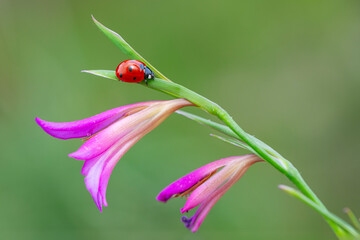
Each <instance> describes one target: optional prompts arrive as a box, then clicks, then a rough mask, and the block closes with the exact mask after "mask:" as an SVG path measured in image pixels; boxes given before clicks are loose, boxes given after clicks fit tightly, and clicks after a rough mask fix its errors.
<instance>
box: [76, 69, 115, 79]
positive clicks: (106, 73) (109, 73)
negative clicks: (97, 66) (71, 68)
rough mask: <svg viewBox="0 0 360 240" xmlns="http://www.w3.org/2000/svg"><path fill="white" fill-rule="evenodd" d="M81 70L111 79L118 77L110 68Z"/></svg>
mask: <svg viewBox="0 0 360 240" xmlns="http://www.w3.org/2000/svg"><path fill="white" fill-rule="evenodd" d="M81 72H84V73H90V74H93V75H96V76H100V77H104V78H108V79H111V80H115V81H119V79H118V78H117V77H116V75H115V71H111V70H83V71H81Z"/></svg>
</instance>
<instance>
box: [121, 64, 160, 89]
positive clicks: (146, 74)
mask: <svg viewBox="0 0 360 240" xmlns="http://www.w3.org/2000/svg"><path fill="white" fill-rule="evenodd" d="M115 73H116V76H117V77H118V78H119V79H120V80H121V81H123V82H129V83H138V82H141V81H143V80H145V82H146V81H147V80H148V79H154V73H153V71H151V70H150V68H148V67H147V66H146V65H145V64H144V63H143V62H140V61H138V60H126V61H123V62H122V63H120V64H119V66H118V67H117V68H116V71H115Z"/></svg>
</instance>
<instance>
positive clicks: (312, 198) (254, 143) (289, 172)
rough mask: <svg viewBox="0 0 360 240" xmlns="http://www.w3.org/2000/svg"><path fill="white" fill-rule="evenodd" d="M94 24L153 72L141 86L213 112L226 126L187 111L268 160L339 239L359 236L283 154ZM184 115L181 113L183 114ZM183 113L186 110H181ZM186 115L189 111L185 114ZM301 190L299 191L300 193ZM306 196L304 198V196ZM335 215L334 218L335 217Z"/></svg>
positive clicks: (98, 72)
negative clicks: (332, 210)
mask: <svg viewBox="0 0 360 240" xmlns="http://www.w3.org/2000/svg"><path fill="white" fill-rule="evenodd" d="M94 21H95V23H96V25H97V26H98V27H99V28H100V30H101V31H102V32H103V33H104V34H105V35H106V36H107V37H108V38H109V39H110V40H111V41H113V42H114V43H115V45H117V46H118V47H119V48H120V49H121V50H122V51H123V52H124V53H125V54H127V55H128V56H129V57H131V58H133V59H139V60H141V61H144V62H145V63H146V64H147V65H148V66H149V67H150V68H151V69H152V70H153V71H154V72H155V75H156V77H157V78H155V79H153V80H150V81H148V83H147V85H146V84H145V83H142V82H141V83H139V84H141V85H143V86H147V87H149V88H152V89H155V90H158V91H161V92H164V93H166V94H168V95H171V96H173V97H176V98H179V97H181V98H185V99H187V100H188V101H190V102H192V103H193V104H195V105H196V106H197V107H199V108H200V109H203V110H205V111H206V112H208V113H210V114H212V115H215V116H217V117H218V118H219V119H220V120H221V121H222V122H224V123H225V125H226V126H224V125H221V124H217V123H213V122H211V121H210V120H206V119H205V120H204V119H201V118H200V117H197V116H196V115H190V116H191V117H190V118H191V119H193V120H195V121H197V122H201V123H204V124H206V125H209V126H211V127H213V128H215V129H217V130H219V131H221V132H223V133H225V134H227V135H229V136H231V137H233V138H236V139H238V140H240V141H242V142H244V143H245V144H246V145H247V146H248V149H249V150H251V152H253V153H255V154H256V155H257V156H259V157H260V158H262V159H264V160H265V161H267V162H268V163H270V164H271V165H272V166H273V167H275V168H276V169H277V170H278V171H280V172H281V173H282V174H284V175H285V176H286V177H287V178H288V179H289V180H290V181H291V182H292V183H293V184H294V185H295V186H296V187H297V188H298V189H299V190H300V191H299V192H297V191H296V190H295V191H296V192H294V191H287V192H291V193H292V195H294V196H295V195H296V196H297V197H298V198H299V199H301V200H302V201H304V202H305V203H306V204H308V205H309V206H311V207H313V208H315V209H316V210H317V211H318V212H320V213H321V214H322V215H323V216H324V218H325V220H326V221H327V222H328V223H329V225H330V226H331V228H332V229H333V231H334V233H335V234H336V235H337V237H338V238H339V239H360V235H359V233H358V232H357V231H356V230H355V229H354V228H353V227H352V226H351V225H349V224H348V223H346V222H345V221H343V220H341V219H340V220H338V219H339V218H338V217H336V216H335V215H333V214H331V213H330V212H329V211H328V210H327V208H326V207H325V205H324V204H323V203H322V202H321V201H320V199H319V198H318V197H317V196H316V194H315V193H314V192H313V191H312V190H311V188H310V187H309V186H308V184H307V183H306V182H305V180H304V179H303V178H302V176H301V175H300V173H299V171H298V170H297V169H296V168H295V167H294V166H293V165H292V163H291V162H289V161H288V160H286V159H285V158H284V157H283V156H281V155H280V154H279V153H278V152H276V151H275V150H274V149H272V148H271V147H270V146H268V145H267V144H265V143H263V142H262V141H260V140H258V139H256V138H255V137H253V136H252V135H250V134H248V133H246V132H245V131H244V130H243V129H242V128H241V127H240V126H239V125H238V124H237V123H236V122H235V121H234V120H233V118H232V117H231V115H230V114H229V113H228V112H227V111H225V110H224V109H223V108H222V107H220V106H219V105H218V104H216V103H214V102H212V101H210V100H209V99H207V98H205V97H203V96H201V95H200V94H198V93H196V92H194V91H192V90H190V89H188V88H186V87H184V86H182V85H179V84H177V83H174V82H171V81H170V80H169V79H168V78H166V77H165V76H164V75H162V74H161V73H160V72H159V71H158V70H156V69H155V68H154V67H152V65H150V64H149V63H148V62H147V61H146V60H145V59H144V58H143V57H142V56H140V55H139V54H138V53H137V52H136V51H135V50H133V48H131V47H130V45H129V44H128V43H127V42H125V40H124V39H123V38H122V37H121V36H120V35H118V34H117V33H115V32H113V31H112V30H110V29H108V28H106V27H105V26H103V25H102V24H101V23H99V22H98V21H97V20H95V19H94ZM85 72H87V73H91V74H94V75H99V76H102V77H105V78H110V79H113V80H118V79H117V78H116V76H115V73H114V71H109V70H91V71H85ZM183 115H184V114H183ZM185 115H186V114H185ZM187 117H189V115H188V116H187ZM283 190H288V189H287V188H283ZM300 194H301V195H300ZM304 199H306V200H304ZM334 216H335V217H336V218H334ZM335 219H336V220H335Z"/></svg>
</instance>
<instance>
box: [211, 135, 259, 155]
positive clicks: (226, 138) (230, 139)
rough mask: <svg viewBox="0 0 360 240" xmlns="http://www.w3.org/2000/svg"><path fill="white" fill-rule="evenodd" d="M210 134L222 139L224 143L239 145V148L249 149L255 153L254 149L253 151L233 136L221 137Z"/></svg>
mask: <svg viewBox="0 0 360 240" xmlns="http://www.w3.org/2000/svg"><path fill="white" fill-rule="evenodd" d="M210 136H212V137H215V138H217V139H220V140H221V141H224V142H226V143H230V144H232V145H234V146H236V147H240V148H243V149H246V150H249V151H250V152H252V153H255V154H256V152H255V151H253V150H252V149H251V148H250V147H249V146H248V145H247V144H245V143H243V142H241V141H239V140H237V139H234V138H228V137H221V136H219V135H216V134H210Z"/></svg>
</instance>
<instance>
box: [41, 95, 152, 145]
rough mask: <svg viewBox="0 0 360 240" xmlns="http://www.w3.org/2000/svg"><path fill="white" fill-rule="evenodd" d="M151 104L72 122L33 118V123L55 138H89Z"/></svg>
mask: <svg viewBox="0 0 360 240" xmlns="http://www.w3.org/2000/svg"><path fill="white" fill-rule="evenodd" d="M153 103H154V101H153V102H152V101H150V102H141V103H135V104H130V105H126V106H123V107H118V108H114V109H111V110H108V111H106V112H103V113H100V114H97V115H95V116H92V117H90V118H86V119H83V120H79V121H74V122H62V123H57V122H47V121H44V120H41V119H40V118H35V121H36V122H37V124H38V125H39V126H40V127H42V129H43V130H44V131H45V132H46V133H48V134H49V135H51V136H53V137H56V138H60V139H69V138H81V137H89V136H91V135H93V134H94V133H96V132H98V131H100V130H101V129H104V128H105V127H107V126H108V125H110V124H111V123H113V122H115V121H116V120H118V119H119V118H122V117H124V116H126V115H128V114H129V113H135V112H138V111H140V110H142V109H144V108H145V107H147V106H149V105H151V104H153Z"/></svg>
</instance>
